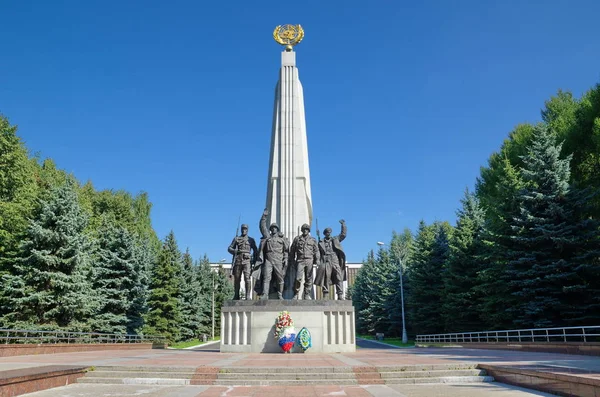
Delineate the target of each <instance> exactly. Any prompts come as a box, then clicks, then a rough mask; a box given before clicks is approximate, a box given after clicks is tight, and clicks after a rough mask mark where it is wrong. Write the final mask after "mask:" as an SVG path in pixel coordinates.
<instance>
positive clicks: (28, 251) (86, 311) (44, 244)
mask: <svg viewBox="0 0 600 397" xmlns="http://www.w3.org/2000/svg"><path fill="white" fill-rule="evenodd" d="M86 224H87V217H86V216H85V214H84V213H83V212H82V211H81V208H80V207H79V203H78V200H77V194H76V191H75V182H73V180H71V179H68V180H67V182H66V183H65V184H64V185H63V186H60V187H57V188H54V189H52V192H51V194H50V198H49V200H48V201H47V202H43V203H42V208H41V211H40V213H39V214H38V215H37V216H36V217H35V218H34V219H33V220H32V221H31V222H30V226H29V228H28V230H27V237H26V240H25V241H24V242H23V244H22V247H21V248H22V253H23V254H22V255H23V256H22V259H21V260H20V262H19V263H18V264H17V265H16V266H15V273H14V274H13V275H11V276H8V277H6V278H5V286H6V287H7V291H8V293H9V294H10V297H11V306H12V308H13V311H12V312H11V313H9V314H8V316H7V317H8V322H12V323H14V322H16V321H20V322H25V323H29V324H37V325H41V326H43V327H47V328H51V327H56V326H58V327H65V328H69V329H73V330H85V329H87V328H88V326H87V324H86V322H87V321H88V319H89V316H90V314H91V313H90V312H91V308H92V302H91V300H90V295H91V294H90V284H89V281H88V279H89V274H90V260H89V258H90V247H91V244H90V240H89V237H88V236H87V235H86V234H85V233H83V230H84V229H85V227H86Z"/></svg>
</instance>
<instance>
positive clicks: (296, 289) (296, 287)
mask: <svg viewBox="0 0 600 397" xmlns="http://www.w3.org/2000/svg"><path fill="white" fill-rule="evenodd" d="M300 284H301V282H300V281H298V280H296V281H294V297H293V298H292V299H293V300H295V301H297V300H298V299H300V295H302V294H301V293H300Z"/></svg>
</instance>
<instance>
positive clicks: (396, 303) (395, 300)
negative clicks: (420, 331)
mask: <svg viewBox="0 0 600 397" xmlns="http://www.w3.org/2000/svg"><path fill="white" fill-rule="evenodd" d="M413 244H414V239H413V235H412V232H411V231H410V229H408V228H406V229H404V231H403V232H402V233H401V234H397V233H395V232H394V233H393V235H392V241H391V242H390V250H389V251H390V258H391V263H392V265H393V267H392V269H393V271H392V272H391V274H390V276H389V278H388V280H387V281H386V284H387V288H388V289H389V290H390V291H392V294H391V296H390V297H388V298H387V299H386V302H385V310H386V313H387V318H388V321H389V328H390V329H389V330H388V333H390V334H391V335H397V336H402V307H401V305H402V299H401V298H402V297H401V291H400V268H399V266H402V286H403V290H404V308H405V310H406V307H407V302H406V300H407V294H408V291H409V289H410V286H409V284H408V279H407V277H406V270H407V269H406V266H407V264H408V263H410V261H411V257H412V252H413ZM409 328H410V327H409V324H408V323H407V330H408V329H409Z"/></svg>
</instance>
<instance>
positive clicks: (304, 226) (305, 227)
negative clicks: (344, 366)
mask: <svg viewBox="0 0 600 397" xmlns="http://www.w3.org/2000/svg"><path fill="white" fill-rule="evenodd" d="M304 229H306V230H308V231H309V232H310V226H309V225H308V223H305V224H304V225H302V227H301V228H300V230H304Z"/></svg>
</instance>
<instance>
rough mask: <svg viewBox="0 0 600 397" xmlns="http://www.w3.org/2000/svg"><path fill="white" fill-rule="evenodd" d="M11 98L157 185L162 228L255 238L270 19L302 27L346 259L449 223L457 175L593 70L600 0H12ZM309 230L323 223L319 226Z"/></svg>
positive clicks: (77, 162)
mask: <svg viewBox="0 0 600 397" xmlns="http://www.w3.org/2000/svg"><path fill="white" fill-rule="evenodd" d="M0 15H1V17H2V23H1V24H0V49H1V51H2V53H1V54H2V55H1V56H2V61H1V62H0V112H1V113H3V114H4V115H5V116H8V117H9V119H10V120H11V122H12V123H14V124H17V125H18V126H19V134H20V136H21V137H22V138H23V139H24V140H25V142H26V144H27V146H28V148H29V149H30V151H31V152H40V153H41V155H42V156H43V157H50V158H52V159H54V160H55V161H56V163H57V164H58V166H59V167H61V168H64V169H66V170H67V171H69V172H72V173H73V174H74V175H75V176H76V177H77V178H78V179H79V180H81V181H82V182H85V181H87V180H91V181H92V182H93V183H94V186H95V187H96V188H97V189H108V188H112V189H125V190H128V191H130V192H132V193H136V192H139V191H146V192H148V193H149V195H150V199H151V201H152V203H153V205H154V206H153V211H152V219H153V225H154V228H155V229H156V231H157V233H158V234H159V236H160V237H161V238H163V237H164V236H165V235H166V234H167V233H168V232H169V230H171V229H173V230H174V231H175V235H176V237H177V240H178V242H179V245H180V247H181V248H182V249H185V248H186V247H189V248H190V250H191V252H192V254H193V256H194V257H195V258H198V257H200V256H201V255H202V254H204V253H207V254H208V255H209V256H210V258H211V259H212V260H215V261H217V260H219V259H221V258H229V255H227V252H226V248H227V246H228V244H229V243H230V241H231V238H232V237H233V235H234V233H235V227H236V224H237V220H238V215H240V214H241V217H242V222H246V223H249V224H250V235H253V236H255V237H259V232H258V227H257V224H258V220H259V218H260V215H261V212H262V210H263V208H264V205H265V198H266V179H267V168H268V161H269V141H270V134H271V117H272V111H273V93H274V86H275V83H276V80H277V76H278V70H279V66H280V52H281V48H280V47H279V46H278V45H277V44H276V43H275V42H274V41H273V39H272V37H271V34H272V31H273V29H274V27H275V26H276V25H279V24H285V23H293V24H297V23H300V24H302V26H303V27H304V29H305V32H306V36H305V38H304V41H303V42H302V43H301V44H300V45H299V46H298V47H297V48H296V52H297V64H298V67H299V69H300V78H301V81H302V83H303V86H304V95H305V101H306V102H305V106H306V117H307V129H308V146H309V157H310V167H311V178H312V192H313V202H314V213H315V215H316V217H317V218H318V220H319V226H320V227H321V229H323V228H325V227H326V226H333V227H334V230H338V228H339V224H338V220H339V219H340V218H344V219H346V221H347V223H348V231H349V232H348V233H349V234H348V238H347V240H346V242H345V244H344V246H345V249H346V251H347V254H348V258H349V260H350V261H352V262H356V261H361V260H362V259H363V258H365V257H366V254H367V252H368V251H369V250H370V249H372V248H376V242H377V241H382V240H383V241H389V239H390V237H391V233H392V230H397V231H401V230H402V229H403V228H405V227H409V228H411V229H413V230H415V228H416V226H417V224H418V222H419V220H420V219H424V220H425V221H426V222H428V223H429V222H432V221H435V220H448V221H450V222H452V223H454V221H455V211H456V209H457V208H458V207H459V200H460V198H461V197H462V195H463V191H464V189H465V187H467V186H468V187H473V185H474V182H475V178H476V177H477V176H478V174H479V167H480V166H482V165H485V164H486V161H487V158H488V156H489V155H490V154H491V153H492V152H493V151H495V150H497V149H498V148H499V147H500V145H501V143H502V141H503V139H504V138H505V137H506V136H507V134H508V133H509V131H510V130H511V129H512V128H513V127H514V126H515V125H516V124H518V123H521V122H535V121H538V120H539V119H540V109H541V107H542V106H543V104H544V100H546V99H547V98H548V97H549V96H551V95H553V94H554V93H556V91H557V90H558V89H559V88H562V89H566V90H571V91H572V92H573V93H574V94H575V95H577V96H579V95H581V93H582V92H584V91H585V90H587V89H588V88H590V87H591V86H592V85H594V84H596V83H598V82H599V81H600V44H599V41H598V38H599V37H600V23H598V15H600V2H599V1H597V0H589V1H586V0H583V1H553V0H528V1H511V0H507V1H487V0H486V1H481V0H474V1H450V0H448V1H433V2H432V1H427V2H404V1H397V0H396V1H370V2H366V1H354V0H352V1H350V0H348V1H324V0H322V1H299V2H273V1H268V2H267V1H227V2H216V1H212V2H208V1H204V2H200V1H168V2H166V1H147V0H146V1H111V0H103V1H75V0H73V1H60V0H57V1H42V0H37V1H3V2H2V3H1V4H0ZM313 232H314V230H313Z"/></svg>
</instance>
